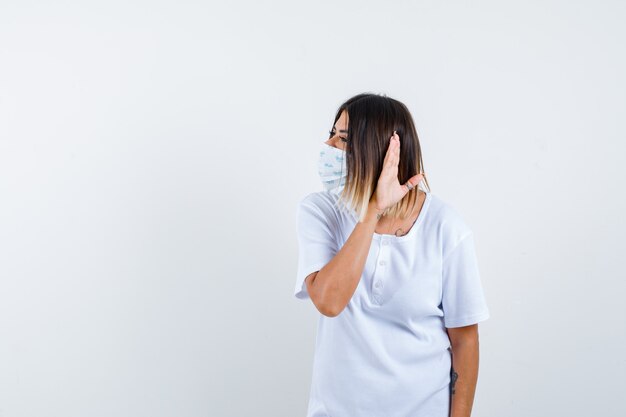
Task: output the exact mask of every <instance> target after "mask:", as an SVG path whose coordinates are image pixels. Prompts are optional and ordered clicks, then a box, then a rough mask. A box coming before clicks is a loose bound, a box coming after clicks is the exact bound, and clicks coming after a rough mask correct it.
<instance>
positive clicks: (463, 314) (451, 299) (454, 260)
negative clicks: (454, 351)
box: [442, 232, 489, 328]
mask: <svg viewBox="0 0 626 417" xmlns="http://www.w3.org/2000/svg"><path fill="white" fill-rule="evenodd" d="M442 274H443V275H442V283H443V286H442V307H443V312H444V324H445V326H446V327H448V328H450V327H462V326H469V325H471V324H475V323H478V322H480V321H483V320H486V319H488V318H489V309H488V308H487V303H486V302H485V296H484V293H483V288H482V284H481V280H480V273H479V270H478V262H477V260H476V251H475V247H474V235H473V233H471V232H470V233H469V234H467V235H466V236H465V237H463V238H462V239H461V240H460V242H459V243H458V244H457V245H456V246H455V247H454V248H453V249H452V250H451V251H450V252H449V253H448V254H447V255H446V256H445V258H444V259H443V272H442Z"/></svg>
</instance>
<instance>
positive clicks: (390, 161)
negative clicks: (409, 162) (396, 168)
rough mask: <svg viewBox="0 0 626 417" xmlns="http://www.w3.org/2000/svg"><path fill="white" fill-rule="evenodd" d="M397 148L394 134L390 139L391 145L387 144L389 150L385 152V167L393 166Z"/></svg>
mask: <svg viewBox="0 0 626 417" xmlns="http://www.w3.org/2000/svg"><path fill="white" fill-rule="evenodd" d="M394 150H395V141H394V140H393V136H392V137H391V138H390V139H389V145H388V146H387V152H386V153H385V159H384V160H383V169H385V168H387V169H388V168H389V167H390V166H393V157H394Z"/></svg>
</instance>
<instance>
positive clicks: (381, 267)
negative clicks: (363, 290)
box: [372, 239, 389, 304]
mask: <svg viewBox="0 0 626 417" xmlns="http://www.w3.org/2000/svg"><path fill="white" fill-rule="evenodd" d="M388 245H389V241H387V240H385V239H383V240H382V241H381V245H380V248H379V252H378V266H377V268H376V274H374V280H373V282H372V286H373V288H372V299H373V300H374V302H375V303H376V304H380V303H381V302H382V294H383V288H384V287H385V283H384V277H385V276H386V271H387V261H386V259H385V258H386V257H387V251H386V250H385V249H386V248H387V247H388Z"/></svg>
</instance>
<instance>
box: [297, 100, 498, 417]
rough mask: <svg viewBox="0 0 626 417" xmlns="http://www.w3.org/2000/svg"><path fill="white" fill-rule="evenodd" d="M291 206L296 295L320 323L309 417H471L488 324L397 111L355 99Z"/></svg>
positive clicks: (464, 232)
mask: <svg viewBox="0 0 626 417" xmlns="http://www.w3.org/2000/svg"><path fill="white" fill-rule="evenodd" d="M322 147H323V149H322V150H321V151H320V164H319V168H320V172H319V173H320V178H321V180H322V182H323V184H324V187H325V190H324V191H321V192H314V193H311V194H309V195H307V196H306V197H304V198H303V199H302V200H300V202H299V204H298V207H297V215H296V219H297V221H296V225H297V234H298V245H299V257H298V274H297V281H296V286H295V296H296V297H297V298H299V299H303V300H306V299H309V300H311V301H312V303H313V304H314V305H315V307H316V308H317V309H318V310H319V312H320V313H321V314H320V316H319V321H318V327H317V340H316V346H315V348H316V350H315V358H314V365H313V381H312V384H311V390H310V399H309V404H308V412H307V417H322V416H330V417H348V416H350V417H361V416H385V417H419V416H427V417H448V416H451V417H469V416H470V412H471V408H472V404H473V400H474V392H475V387H476V381H477V376H478V356H479V350H478V324H477V323H478V322H480V321H483V320H486V319H487V318H489V310H488V308H487V304H486V302H485V297H484V294H483V289H482V286H481V280H480V276H479V271H478V265H477V260H476V255H475V248H474V239H473V233H472V230H471V229H470V228H469V227H468V225H467V224H466V223H465V222H464V221H463V219H462V217H461V216H460V214H459V213H458V212H457V211H455V210H454V209H453V208H452V207H451V206H450V205H448V204H447V203H446V202H444V201H443V200H442V199H440V198H439V197H437V196H436V195H433V194H432V193H431V192H430V187H427V188H426V190H425V191H424V190H421V189H420V188H419V187H418V185H419V184H420V183H421V182H422V180H423V181H424V183H426V185H428V184H427V182H426V179H425V177H424V175H425V174H424V172H423V162H422V153H421V149H420V143H419V140H418V137H417V133H416V130H415V126H414V124H413V119H412V117H411V115H410V113H409V111H408V109H407V108H406V106H405V105H403V104H402V103H400V102H399V101H397V100H394V99H392V98H389V97H386V96H381V95H376V94H360V95H358V96H355V97H353V98H351V99H350V100H348V101H347V102H345V103H344V104H342V105H341V106H340V108H339V110H338V111H337V115H336V117H335V123H334V126H333V129H332V130H331V134H330V138H329V139H328V140H327V141H326V142H324V143H323V144H322Z"/></svg>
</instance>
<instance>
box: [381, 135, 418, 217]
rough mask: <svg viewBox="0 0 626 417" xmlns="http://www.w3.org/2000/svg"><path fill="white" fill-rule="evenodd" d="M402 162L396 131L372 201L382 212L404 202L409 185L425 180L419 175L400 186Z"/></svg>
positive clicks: (413, 185) (415, 184)
mask: <svg viewBox="0 0 626 417" xmlns="http://www.w3.org/2000/svg"><path fill="white" fill-rule="evenodd" d="M399 162H400V137H399V136H398V134H397V133H396V131H395V130H394V132H393V136H391V139H390V140H389V147H388V148H387V154H386V155H385V160H384V162H383V170H382V172H381V173H380V177H379V178H378V184H377V185H376V191H374V195H373V196H372V199H371V200H370V201H373V202H374V207H375V208H376V209H377V210H378V211H379V212H382V211H384V210H386V209H387V208H389V207H391V206H393V205H394V204H396V203H397V202H398V201H400V200H402V198H404V196H405V195H407V193H408V192H409V187H408V185H411V188H413V187H417V185H418V184H419V183H420V181H422V179H423V178H424V174H417V175H415V176H413V177H411V178H409V180H408V181H407V182H406V184H400V181H399V180H398V163H399Z"/></svg>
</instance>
